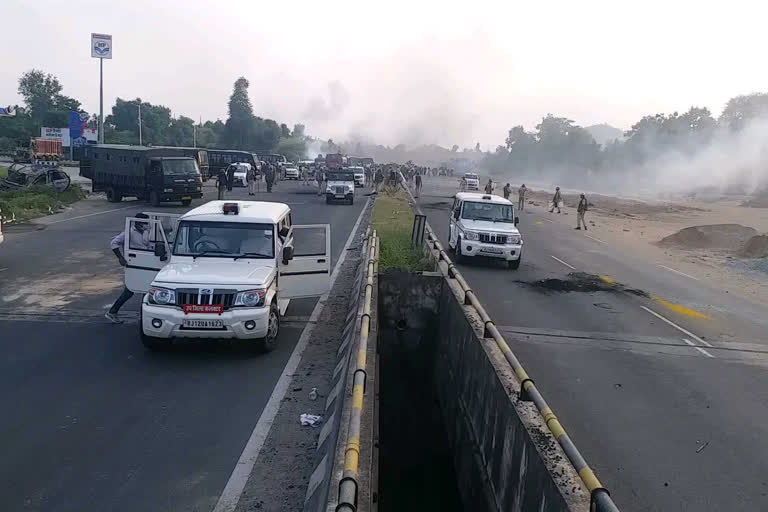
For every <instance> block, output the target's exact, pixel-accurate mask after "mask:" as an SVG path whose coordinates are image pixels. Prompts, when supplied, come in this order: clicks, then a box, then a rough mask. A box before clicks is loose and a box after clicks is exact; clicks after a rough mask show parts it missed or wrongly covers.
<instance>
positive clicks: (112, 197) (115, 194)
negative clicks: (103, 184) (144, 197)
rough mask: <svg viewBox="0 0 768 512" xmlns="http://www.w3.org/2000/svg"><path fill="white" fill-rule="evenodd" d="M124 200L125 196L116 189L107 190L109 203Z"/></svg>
mask: <svg viewBox="0 0 768 512" xmlns="http://www.w3.org/2000/svg"><path fill="white" fill-rule="evenodd" d="M122 200H123V195H122V194H121V193H120V191H119V190H118V189H116V188H115V187H109V188H108V189H107V201H109V202H110V203H119V202H120V201H122Z"/></svg>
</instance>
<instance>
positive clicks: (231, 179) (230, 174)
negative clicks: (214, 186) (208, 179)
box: [227, 164, 237, 192]
mask: <svg viewBox="0 0 768 512" xmlns="http://www.w3.org/2000/svg"><path fill="white" fill-rule="evenodd" d="M235 169H237V166H236V165H232V164H230V165H229V167H227V192H232V187H233V186H234V185H235Z"/></svg>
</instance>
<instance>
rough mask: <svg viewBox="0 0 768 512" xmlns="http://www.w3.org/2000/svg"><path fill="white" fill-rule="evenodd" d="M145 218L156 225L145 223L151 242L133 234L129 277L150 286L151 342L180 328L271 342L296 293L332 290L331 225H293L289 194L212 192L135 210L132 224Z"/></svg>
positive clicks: (142, 320) (181, 332) (183, 333)
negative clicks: (191, 201)
mask: <svg viewBox="0 0 768 512" xmlns="http://www.w3.org/2000/svg"><path fill="white" fill-rule="evenodd" d="M137 223H144V224H145V226H146V225H147V224H148V225H149V229H146V230H141V229H140V230H138V231H144V232H148V242H149V243H148V244H147V245H145V246H144V248H141V247H132V246H131V242H132V240H135V237H129V236H126V237H125V247H124V251H125V252H124V254H125V255H126V260H127V265H126V267H125V284H126V286H127V287H128V288H129V289H130V290H132V291H134V292H139V293H144V294H145V295H144V299H143V300H142V304H141V313H140V317H139V332H140V333H141V339H142V342H143V343H144V345H145V346H147V347H148V348H150V349H153V350H156V349H160V348H164V347H165V346H167V345H168V344H169V343H170V340H171V339H172V338H214V339H224V338H236V339H243V340H251V341H253V345H254V347H255V348H257V349H259V350H260V351H264V352H268V351H270V350H272V349H273V348H274V347H275V345H276V343H277V335H278V332H279V328H280V316H281V315H282V314H284V313H285V309H286V308H287V306H288V301H289V300H290V299H292V298H300V297H313V296H317V295H322V294H324V293H326V292H327V291H328V285H329V282H330V272H331V254H330V250H331V237H330V227H329V226H328V225H327V224H317V225H307V226H294V225H292V224H291V210H290V208H289V207H288V205H286V204H282V203H268V202H259V201H211V202H209V203H206V204H204V205H202V206H199V207H197V208H194V209H193V210H190V211H189V212H187V213H185V214H184V215H181V216H178V215H174V214H166V213H159V214H158V213H149V220H147V219H138V218H129V219H126V224H125V229H126V232H128V233H132V232H133V231H134V230H136V228H135V225H136V224H137ZM134 243H135V242H134ZM145 243H146V242H145ZM147 247H149V248H147Z"/></svg>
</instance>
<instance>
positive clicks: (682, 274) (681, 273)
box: [657, 263, 699, 281]
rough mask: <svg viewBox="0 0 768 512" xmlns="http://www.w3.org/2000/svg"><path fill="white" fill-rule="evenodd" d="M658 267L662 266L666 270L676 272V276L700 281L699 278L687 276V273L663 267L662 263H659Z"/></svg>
mask: <svg viewBox="0 0 768 512" xmlns="http://www.w3.org/2000/svg"><path fill="white" fill-rule="evenodd" d="M657 265H658V266H660V267H661V268H665V269H667V270H669V271H670V272H674V273H675V274H680V275H681V276H685V277H690V278H691V279H693V280H695V281H698V280H699V278H698V277H693V276H691V275H688V274H686V273H685V272H680V271H679V270H675V269H673V268H670V267H668V266H666V265H662V264H661V263H657Z"/></svg>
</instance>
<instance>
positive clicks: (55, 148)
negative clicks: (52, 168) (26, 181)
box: [29, 137, 63, 163]
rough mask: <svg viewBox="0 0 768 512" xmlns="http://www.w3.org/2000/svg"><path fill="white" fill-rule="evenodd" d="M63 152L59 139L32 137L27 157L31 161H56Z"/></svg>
mask: <svg viewBox="0 0 768 512" xmlns="http://www.w3.org/2000/svg"><path fill="white" fill-rule="evenodd" d="M62 153H63V149H62V145H61V140H59V139H45V138H43V137H33V138H32V139H30V141H29V159H30V162H32V163H42V162H51V163H53V162H58V161H59V160H61V155H62Z"/></svg>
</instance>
